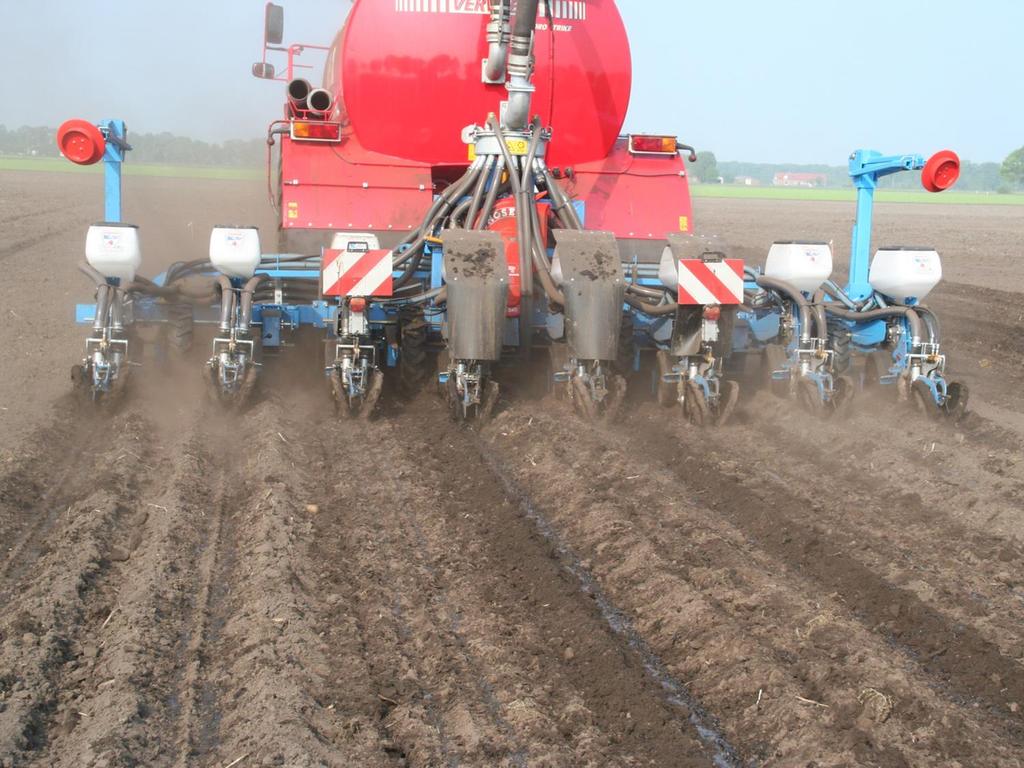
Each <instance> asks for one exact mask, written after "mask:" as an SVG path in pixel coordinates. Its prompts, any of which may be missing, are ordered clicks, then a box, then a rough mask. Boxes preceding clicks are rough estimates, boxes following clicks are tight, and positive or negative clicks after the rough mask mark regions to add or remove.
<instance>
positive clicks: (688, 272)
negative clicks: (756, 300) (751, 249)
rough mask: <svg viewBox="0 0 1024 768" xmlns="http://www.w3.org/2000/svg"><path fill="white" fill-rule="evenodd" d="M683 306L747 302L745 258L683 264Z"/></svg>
mask: <svg viewBox="0 0 1024 768" xmlns="http://www.w3.org/2000/svg"><path fill="white" fill-rule="evenodd" d="M679 303H680V304H684V305H687V306H693V305H695V304H699V305H708V304H711V305H715V304H722V305H731V304H742V303H743V259H725V260H724V261H715V262H708V261H700V260H699V259H681V260H680V261H679Z"/></svg>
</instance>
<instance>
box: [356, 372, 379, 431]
mask: <svg viewBox="0 0 1024 768" xmlns="http://www.w3.org/2000/svg"><path fill="white" fill-rule="evenodd" d="M383 391H384V371H374V372H373V373H371V374H370V386H369V387H367V389H366V396H365V397H364V398H363V404H362V407H361V408H360V409H359V415H360V416H361V417H362V418H364V419H369V418H372V417H373V414H374V411H376V410H377V402H378V401H379V400H380V393H381V392H383Z"/></svg>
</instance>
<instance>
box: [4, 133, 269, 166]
mask: <svg viewBox="0 0 1024 768" xmlns="http://www.w3.org/2000/svg"><path fill="white" fill-rule="evenodd" d="M128 143H129V144H131V145H132V155H131V158H132V160H133V161H134V162H137V163H152V164H155V165H194V166H224V167H242V168H248V167H259V166H261V165H263V163H264V162H265V158H266V151H267V150H266V147H267V145H266V142H265V141H264V140H262V139H231V140H228V141H224V142H221V143H211V142H206V141H199V140H198V139H190V138H187V137H185V136H175V135H174V134H172V133H135V132H133V131H132V130H131V129H130V128H129V131H128ZM0 154H3V155H20V156H25V157H59V156H60V151H59V150H58V149H57V129H56V128H47V127H42V126H22V127H20V128H14V129H9V128H6V127H4V126H2V125H0Z"/></svg>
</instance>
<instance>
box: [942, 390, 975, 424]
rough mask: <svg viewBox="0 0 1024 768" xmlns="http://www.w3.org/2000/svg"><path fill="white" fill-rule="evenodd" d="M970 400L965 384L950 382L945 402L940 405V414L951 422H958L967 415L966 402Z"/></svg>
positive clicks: (969, 393)
mask: <svg viewBox="0 0 1024 768" xmlns="http://www.w3.org/2000/svg"><path fill="white" fill-rule="evenodd" d="M970 398H971V391H970V390H969V389H968V388H967V385H966V384H961V383H960V382H959V381H953V382H950V384H949V386H948V387H947V389H946V402H945V403H943V405H942V413H943V415H944V416H945V417H946V418H947V419H950V420H951V421H953V422H958V421H960V419H962V418H963V417H964V416H965V415H967V402H968V401H969V400H970Z"/></svg>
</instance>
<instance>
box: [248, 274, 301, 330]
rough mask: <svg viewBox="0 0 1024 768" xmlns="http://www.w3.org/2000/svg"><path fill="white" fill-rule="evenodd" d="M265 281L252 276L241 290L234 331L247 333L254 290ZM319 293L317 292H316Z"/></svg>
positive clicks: (265, 277) (264, 276)
mask: <svg viewBox="0 0 1024 768" xmlns="http://www.w3.org/2000/svg"><path fill="white" fill-rule="evenodd" d="M266 279H267V276H266V275H254V276H253V277H250V278H249V280H248V281H247V282H246V284H245V286H244V287H243V288H242V294H241V311H240V312H239V313H238V321H237V323H236V325H235V328H236V330H239V331H248V330H249V327H250V326H251V325H252V300H253V294H254V293H255V292H256V288H257V287H259V284H260V283H262V282H263V281H264V280H266ZM317 293H319V291H318V292H317Z"/></svg>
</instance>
